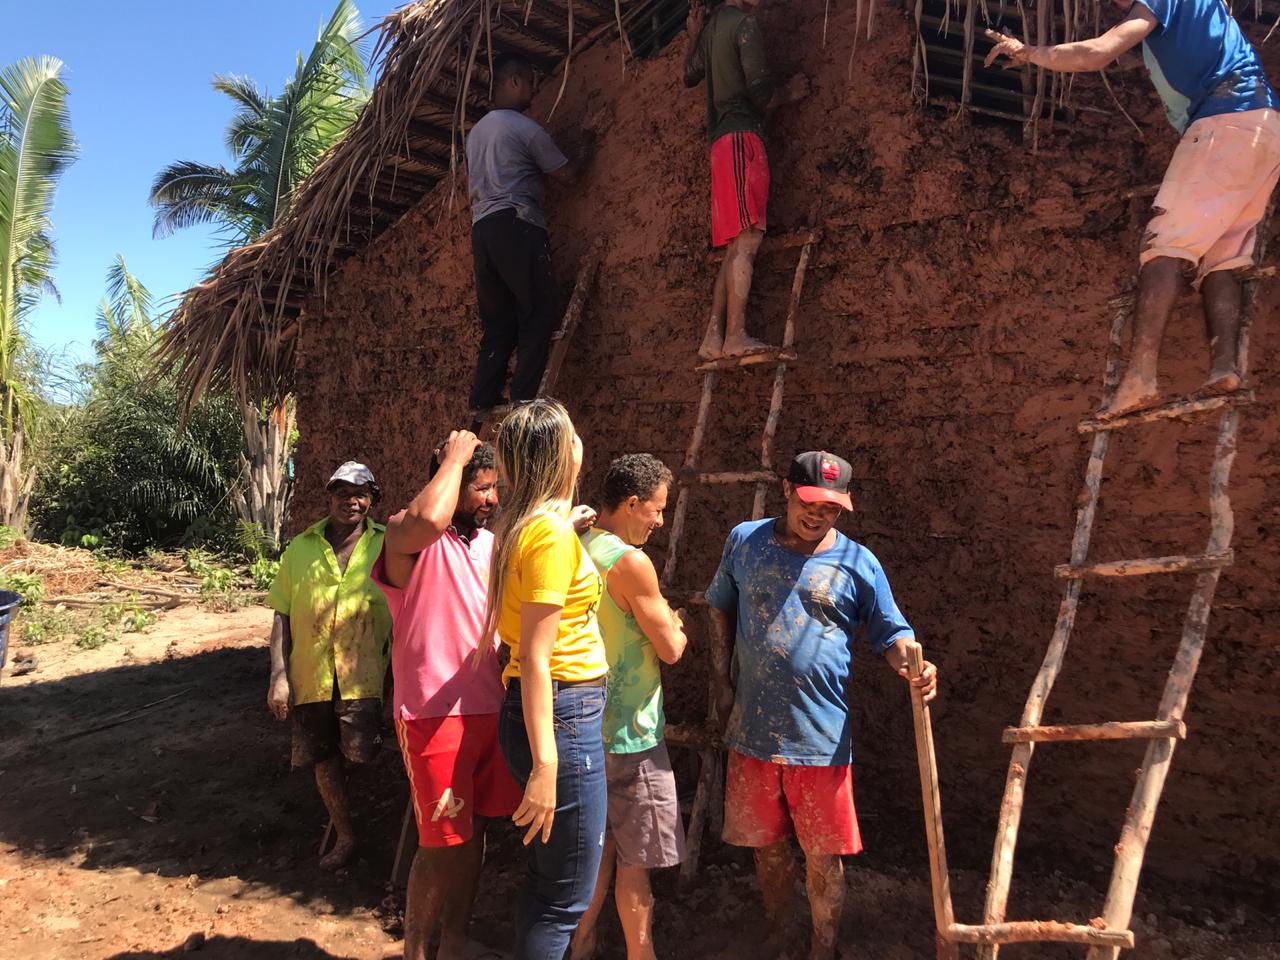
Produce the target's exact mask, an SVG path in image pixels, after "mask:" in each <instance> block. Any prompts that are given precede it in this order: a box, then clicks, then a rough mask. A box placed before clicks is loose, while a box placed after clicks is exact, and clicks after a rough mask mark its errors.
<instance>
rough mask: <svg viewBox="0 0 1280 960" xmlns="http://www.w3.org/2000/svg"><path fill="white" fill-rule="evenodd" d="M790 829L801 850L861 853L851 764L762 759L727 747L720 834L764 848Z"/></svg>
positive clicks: (734, 841) (738, 843)
mask: <svg viewBox="0 0 1280 960" xmlns="http://www.w3.org/2000/svg"><path fill="white" fill-rule="evenodd" d="M792 833H794V834H795V835H796V839H797V840H799V841H800V849H802V850H804V851H805V853H828V854H844V853H861V852H862V834H861V833H859V832H858V813H857V811H856V810H854V808H853V768H852V767H850V766H847V765H846V766H842V767H801V766H794V765H791V764H781V763H766V762H765V761H764V760H757V759H755V758H754V757H748V756H745V755H744V754H741V753H738V752H737V751H733V750H731V751H729V769H728V771H727V772H726V774H725V781H724V839H725V842H726V843H732V844H734V845H736V846H739V847H767V846H769V845H771V844H774V843H777V842H778V841H780V840H785V839H786V838H787V837H789V836H791V834H792Z"/></svg>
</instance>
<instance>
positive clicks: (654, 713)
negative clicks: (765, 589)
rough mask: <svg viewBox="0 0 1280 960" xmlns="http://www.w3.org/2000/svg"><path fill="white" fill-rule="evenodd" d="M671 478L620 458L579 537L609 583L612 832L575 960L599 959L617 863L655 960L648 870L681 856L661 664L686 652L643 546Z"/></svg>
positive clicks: (639, 460) (626, 919) (635, 946)
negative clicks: (589, 526)
mask: <svg viewBox="0 0 1280 960" xmlns="http://www.w3.org/2000/svg"><path fill="white" fill-rule="evenodd" d="M671 482H672V477H671V471H670V470H668V469H667V468H666V466H665V465H664V464H663V463H662V461H661V460H659V459H658V458H656V457H653V456H650V455H649V454H647V453H635V454H628V455H627V456H624V457H619V458H618V459H617V460H614V461H613V463H611V464H610V465H609V470H608V472H607V473H606V475H605V481H604V493H603V498H602V499H603V503H602V504H601V510H600V516H599V518H598V519H597V520H596V525H595V529H594V530H592V531H590V532H589V533H587V534H585V535H584V536H583V538H582V539H583V543H585V544H586V547H587V553H588V554H589V555H590V557H591V559H592V561H594V562H595V565H596V568H597V569H598V570H599V571H600V576H601V578H602V579H603V580H604V582H605V591H604V595H603V596H602V597H601V599H600V607H599V609H598V610H597V614H596V615H597V617H598V618H599V621H600V633H601V635H602V636H603V637H604V646H605V653H606V655H607V656H608V658H609V692H608V697H607V699H606V701H605V708H604V722H603V734H604V750H605V756H604V760H605V775H606V777H607V779H608V781H609V832H608V838H607V840H606V842H605V851H604V858H603V860H602V861H601V863H600V879H599V880H598V881H597V883H596V892H595V895H594V896H593V897H592V899H591V905H590V906H589V907H588V908H587V913H586V915H585V916H584V917H583V918H582V920H581V922H580V923H579V924H578V929H577V932H576V933H575V934H574V937H573V943H572V945H571V947H570V950H569V957H570V960H586V958H588V957H590V956H592V955H593V954H594V953H595V948H596V932H595V931H596V921H597V920H598V919H599V917H600V911H601V909H602V908H603V907H604V901H605V899H606V898H607V897H608V895H609V882H610V880H611V879H612V878H613V874H614V867H615V864H616V867H617V883H616V891H615V900H616V902H617V906H618V919H619V920H621V921H622V931H623V934H624V935H625V937H626V940H627V960H654V951H653V934H652V922H653V892H652V890H651V889H650V886H649V871H650V870H652V869H655V868H659V867H673V866H675V865H676V864H678V863H679V862H680V861H681V860H683V859H684V827H683V824H682V823H681V821H680V807H679V804H678V802H677V800H676V781H675V776H674V774H672V772H671V759H670V758H669V757H668V756H667V747H666V744H665V743H664V741H663V739H662V733H663V726H664V724H665V718H664V716H663V713H662V676H661V674H660V673H659V668H658V661H659V660H661V661H662V662H663V663H675V662H676V661H677V660H679V659H680V655H681V654H682V653H684V646H685V635H684V627H683V625H682V623H681V621H680V615H679V614H678V613H677V612H675V611H673V610H672V609H671V607H670V605H669V604H668V603H667V601H666V600H664V599H663V597H662V593H661V591H660V590H659V588H658V574H657V571H655V570H654V568H653V561H651V560H650V559H649V558H648V557H647V556H646V555H645V553H644V551H643V550H640V549H638V548H639V547H641V546H642V545H643V544H644V543H645V542H646V541H647V540H648V539H649V535H650V534H652V533H653V531H655V530H657V529H658V528H659V527H661V526H662V511H663V510H664V509H666V506H667V492H668V490H670V488H671Z"/></svg>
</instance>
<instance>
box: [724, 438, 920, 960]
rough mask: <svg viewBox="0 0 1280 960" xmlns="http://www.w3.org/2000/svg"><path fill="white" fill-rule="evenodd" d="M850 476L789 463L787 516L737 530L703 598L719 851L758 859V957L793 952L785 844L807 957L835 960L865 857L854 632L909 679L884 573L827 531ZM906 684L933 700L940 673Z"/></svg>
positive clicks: (908, 634)
mask: <svg viewBox="0 0 1280 960" xmlns="http://www.w3.org/2000/svg"><path fill="white" fill-rule="evenodd" d="M852 473H853V471H852V468H851V467H850V466H849V464H848V463H847V462H846V461H844V460H842V459H841V458H840V457H837V456H835V455H833V454H830V453H827V452H825V451H811V452H809V453H802V454H800V455H799V456H797V457H796V458H795V459H794V460H793V461H792V462H791V468H790V470H789V471H788V473H787V479H786V481H785V482H784V483H783V492H784V494H785V495H786V500H787V510H786V513H785V514H784V515H783V516H781V517H778V518H776V519H768V520H754V521H750V522H748V523H741V524H739V525H738V526H736V527H734V529H733V531H732V532H731V533H730V534H729V539H728V541H727V542H726V543H725V547H724V555H723V557H722V558H721V561H720V569H719V570H718V571H716V575H715V579H713V580H712V582H711V586H710V587H708V588H707V593H706V597H707V602H708V604H709V605H710V608H711V624H712V631H713V635H714V639H715V643H714V644H713V670H714V671H715V673H716V680H717V682H718V685H719V693H718V695H717V698H716V714H717V717H718V718H719V719H720V720H721V722H724V720H725V718H726V717H727V720H728V725H727V729H726V733H725V746H726V747H727V748H728V750H729V766H728V771H727V774H726V777H725V803H724V806H725V810H724V839H725V841H726V842H727V843H732V844H736V845H738V846H744V847H753V848H754V849H755V860H756V876H757V879H758V881H759V883H760V892H761V894H762V896H763V898H764V905H765V911H766V913H767V914H768V917H769V922H770V927H771V933H770V938H769V942H768V943H767V944H766V955H767V956H781V955H783V954H784V953H785V952H786V950H787V948H788V947H789V946H790V944H791V942H792V940H793V939H794V937H793V936H792V931H790V930H788V929H787V927H786V923H787V918H789V917H790V916H791V915H792V913H793V911H792V910H791V904H790V897H791V893H792V891H793V889H794V882H795V870H796V867H795V859H794V857H793V855H792V852H791V843H790V838H791V834H792V833H794V834H795V836H796V839H797V840H798V841H799V844H800V848H801V850H802V851H803V852H804V855H805V866H806V887H807V889H808V893H809V905H810V908H811V911H812V916H813V935H812V940H811V943H810V948H809V957H810V958H811V960H830V958H832V957H834V956H835V937H836V930H837V929H838V927H839V923H840V910H841V907H842V905H843V902H844V889H845V884H844V866H843V864H842V862H841V860H840V857H841V856H842V855H845V854H854V853H858V852H860V851H861V850H862V838H861V836H860V834H859V832H858V820H857V814H856V813H855V811H854V805H853V774H852V767H851V764H852V761H853V752H852V745H851V739H852V738H851V717H850V711H849V697H850V680H851V673H852V667H853V648H854V643H855V638H856V635H857V631H858V627H859V625H862V626H863V627H864V628H865V630H866V637H867V642H868V643H869V644H870V646H871V649H872V650H874V651H875V652H876V653H879V654H882V655H883V656H884V658H885V659H886V660H888V662H889V665H890V666H891V667H893V668H894V669H895V670H897V671H898V673H900V674H901V675H902V676H903V677H906V676H907V644H908V642H909V641H911V640H912V639H913V632H912V630H911V627H910V626H909V625H908V624H907V621H906V620H905V619H904V618H903V616H902V613H901V612H900V611H899V610H898V605H897V604H896V603H895V602H894V599H893V593H892V592H891V591H890V589H889V581H888V579H887V578H886V577H885V574H884V570H883V569H882V568H881V566H880V561H878V560H877V559H876V558H875V556H874V555H873V554H872V553H871V551H870V550H868V549H867V548H866V547H864V546H862V545H860V544H857V543H854V542H853V541H852V540H850V539H849V538H848V537H846V536H845V535H844V534H842V533H840V532H838V531H837V530H836V529H835V524H836V521H837V520H838V519H839V517H840V513H841V511H842V510H852V509H853V501H852V500H851V499H850V497H849V481H850V478H851V476H852ZM730 652H731V654H732V656H731V657H730V656H729V654H730ZM910 682H911V683H912V684H913V685H915V686H916V687H918V688H919V689H920V690H922V691H923V693H924V697H925V699H926V700H931V699H933V697H934V695H935V694H936V692H937V670H936V668H935V667H934V666H933V664H925V669H924V672H923V673H922V674H921V676H920V677H918V678H917V679H915V680H911V681H910Z"/></svg>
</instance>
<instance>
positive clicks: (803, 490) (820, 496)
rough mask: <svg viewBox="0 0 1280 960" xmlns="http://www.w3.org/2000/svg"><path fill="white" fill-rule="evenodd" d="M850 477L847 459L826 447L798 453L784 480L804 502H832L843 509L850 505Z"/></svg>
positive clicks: (849, 508) (850, 508) (851, 471)
mask: <svg viewBox="0 0 1280 960" xmlns="http://www.w3.org/2000/svg"><path fill="white" fill-rule="evenodd" d="M852 479H853V467H851V466H849V462H848V461H847V460H842V459H841V458H840V457H837V456H836V455H835V454H834V453H827V451H825V450H810V451H809V452H807V453H801V454H798V455H797V456H796V458H795V459H794V460H792V461H791V469H789V470H788V471H787V481H788V482H789V483H790V484H791V488H792V489H793V490H795V492H796V496H797V497H799V498H800V499H801V500H803V501H804V502H805V503H834V504H836V505H837V506H841V507H844V508H845V509H846V510H852V509H853V498H852V497H850V496H849V481H850V480H852Z"/></svg>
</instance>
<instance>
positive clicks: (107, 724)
mask: <svg viewBox="0 0 1280 960" xmlns="http://www.w3.org/2000/svg"><path fill="white" fill-rule="evenodd" d="M194 689H195V687H187V688H186V689H185V690H179V691H178V692H177V693H171V694H169V695H168V696H167V697H161V698H160V699H159V700H152V701H151V702H150V703H144V704H143V705H142V706H140V707H131V708H130V709H128V710H124V711H121V712H120V713H113V714H111V715H110V716H107V717H104V718H103V719H101V720H99V721H98V722H97V723H95V724H94V725H93V726H91V727H85V728H84V729H83V730H77V731H75V733H68V734H67V735H66V736H63V737H58V738H57V739H55V740H51V741H50V742H51V743H66V742H67V741H69V740H77V739H79V738H80V737H85V736H88V735H89V734H91V733H97V732H98V731H99V730H109V729H110V728H111V727H118V726H120V725H121V724H124V723H131V722H132V721H134V720H137V719H138V718H139V717H143V716H145V715H146V714H148V713H150V712H151V711H152V710H154V709H155V708H156V707H158V706H160V705H161V704H162V703H168V702H169V701H170V700H176V699H177V698H178V697H181V696H183V695H185V694H188V693H190V692H191V691H192V690H194Z"/></svg>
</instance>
